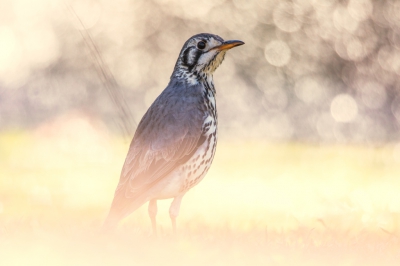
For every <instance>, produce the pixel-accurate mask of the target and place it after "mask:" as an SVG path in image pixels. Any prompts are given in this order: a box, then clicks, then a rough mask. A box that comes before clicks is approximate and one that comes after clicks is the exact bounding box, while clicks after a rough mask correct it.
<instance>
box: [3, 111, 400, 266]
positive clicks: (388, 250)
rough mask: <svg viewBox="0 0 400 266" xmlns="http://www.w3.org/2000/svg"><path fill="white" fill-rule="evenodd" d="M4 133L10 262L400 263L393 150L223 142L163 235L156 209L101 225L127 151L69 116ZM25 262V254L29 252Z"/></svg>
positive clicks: (398, 183)
mask: <svg viewBox="0 0 400 266" xmlns="http://www.w3.org/2000/svg"><path fill="white" fill-rule="evenodd" d="M60 121H63V123H60V122H59V121H57V120H56V121H55V122H53V123H51V124H50V126H42V127H41V128H39V129H36V130H35V131H33V132H18V131H15V132H3V133H1V134H0V169H1V172H0V250H1V253H2V255H1V256H0V264H1V265H39V264H46V265H94V264H96V265H124V264H131V265H132V264H134V265H157V264H163V265H164V264H167V265H169V264H171V265H172V264H179V265H186V264H188V263H190V264H192V265H205V264H212V265H228V264H229V265H243V264H244V263H246V264H250V265H266V264H269V265H322V264H321V263H323V265H378V264H379V265H397V264H396V263H397V262H398V259H399V256H400V249H399V248H400V245H399V221H400V220H399V218H400V216H399V213H400V194H399V193H398V191H399V187H400V180H399V178H398V176H399V175H400V165H399V163H398V162H397V161H396V160H395V158H394V157H393V154H392V153H393V147H392V146H390V145H386V146H382V147H379V148H376V147H367V146H350V145H348V146H344V145H342V146H322V145H315V146H313V145H307V144H300V143H289V144H287V143H268V142H263V141H236V140H227V139H225V140H224V139H223V140H221V141H220V143H219V146H218V151H217V154H216V158H215V161H214V164H213V166H212V168H211V170H210V172H209V174H208V175H207V177H206V178H205V179H204V180H203V181H202V182H201V183H200V184H199V185H198V186H197V187H195V188H194V189H192V190H191V191H190V192H189V193H188V194H187V195H186V196H185V198H184V200H183V203H182V208H181V214H180V216H179V219H178V226H179V236H178V237H177V238H173V237H172V236H171V228H170V223H169V217H168V207H169V202H170V201H169V200H165V201H161V202H160V207H159V215H158V222H159V226H160V232H161V236H160V237H159V238H158V239H154V238H150V237H148V234H149V232H150V221H149V219H148V217H147V206H144V207H142V208H141V209H139V210H138V211H137V212H135V213H134V214H132V215H131V216H130V217H129V218H128V219H126V220H125V221H124V222H123V223H122V225H121V226H120V228H119V229H118V231H117V232H116V234H115V235H104V234H103V233H101V232H100V231H99V227H100V225H101V223H102V220H103V219H104V217H105V215H106V213H107V210H108V207H109V204H110V202H111V200H112V196H113V192H114V189H115V186H116V184H117V182H118V176H119V171H120V169H121V167H122V163H123V160H124V157H125V155H126V151H127V148H128V145H129V143H127V142H126V141H123V140H122V139H119V138H116V137H113V136H110V135H107V134H105V133H100V132H102V130H99V128H98V127H97V125H96V124H93V123H89V122H88V120H85V119H82V118H80V117H79V116H76V115H72V116H70V117H68V116H67V117H64V118H63V120H60ZM22 255H23V256H22Z"/></svg>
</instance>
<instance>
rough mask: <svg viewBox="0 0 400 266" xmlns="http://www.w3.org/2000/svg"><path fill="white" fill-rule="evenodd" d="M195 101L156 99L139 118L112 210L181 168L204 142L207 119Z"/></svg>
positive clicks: (127, 202) (163, 97) (119, 207)
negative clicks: (204, 126)
mask: <svg viewBox="0 0 400 266" xmlns="http://www.w3.org/2000/svg"><path fill="white" fill-rule="evenodd" d="M199 100H200V99H199V98H198V97H189V98H182V97H168V95H160V97H159V98H158V99H157V100H156V101H155V102H154V104H153V105H152V106H151V107H150V108H149V110H148V111H147V112H146V114H145V115H144V117H143V118H142V120H141V122H140V123H139V126H138V128H137V130H136V133H135V136H134V138H133V140H132V143H131V145H130V148H129V151H128V155H127V157H126V159H125V163H124V166H123V168H122V172H121V177H120V181H119V184H118V187H117V189H116V192H115V196H114V201H113V203H112V208H117V209H121V208H122V209H123V208H124V205H126V204H129V201H127V199H131V200H130V201H132V199H134V198H136V197H138V196H140V195H142V194H143V193H145V192H146V191H147V190H148V189H150V188H151V187H152V186H153V185H155V184H157V183H158V182H159V181H160V180H161V179H163V178H164V177H166V176H167V175H168V174H169V173H171V172H172V171H173V170H175V169H176V168H177V167H179V166H180V165H182V164H184V163H185V162H186V161H187V160H188V159H189V158H190V157H191V156H192V155H193V154H194V152H195V151H196V150H197V148H198V147H199V146H200V145H201V144H202V143H203V142H204V141H205V136H204V134H203V132H202V127H203V122H204V119H205V117H206V116H207V112H206V111H205V110H201V109H199V106H201V104H200V105H199V104H198V101H199Z"/></svg>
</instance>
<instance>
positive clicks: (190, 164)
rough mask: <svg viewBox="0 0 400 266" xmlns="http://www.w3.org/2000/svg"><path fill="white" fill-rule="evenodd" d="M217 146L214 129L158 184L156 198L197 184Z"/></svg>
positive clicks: (174, 193) (172, 195)
mask: <svg viewBox="0 0 400 266" xmlns="http://www.w3.org/2000/svg"><path fill="white" fill-rule="evenodd" d="M216 146H217V132H216V130H214V131H213V132H210V134H209V135H208V136H207V140H206V141H205V142H204V143H203V144H202V145H201V146H200V147H199V148H198V149H197V151H196V152H195V153H194V154H193V156H192V157H191V158H190V159H189V160H188V161H187V162H186V163H185V164H184V165H182V166H180V167H178V168H177V169H176V170H175V171H173V172H172V173H170V174H169V176H168V178H165V179H164V183H163V184H162V185H161V186H159V187H160V188H162V189H161V191H159V192H158V193H157V197H156V198H157V199H168V198H174V197H176V196H177V195H179V194H182V193H185V192H186V191H188V190H189V189H191V188H192V187H194V186H195V185H197V184H198V183H199V182H200V181H201V180H202V179H203V178H204V176H205V175H206V173H207V171H208V169H209V168H210V166H211V163H212V161H213V159H214V154H215V149H216Z"/></svg>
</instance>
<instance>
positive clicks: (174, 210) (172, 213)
mask: <svg viewBox="0 0 400 266" xmlns="http://www.w3.org/2000/svg"><path fill="white" fill-rule="evenodd" d="M182 198H183V194H182V195H179V196H177V197H175V198H174V200H173V201H172V203H171V207H170V208H169V217H170V218H171V223H172V231H173V233H174V235H176V217H178V215H179V209H180V207H181V201H182Z"/></svg>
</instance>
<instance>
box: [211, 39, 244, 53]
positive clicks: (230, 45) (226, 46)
mask: <svg viewBox="0 0 400 266" xmlns="http://www.w3.org/2000/svg"><path fill="white" fill-rule="evenodd" d="M243 44H244V42H242V41H238V40H231V41H225V42H224V43H223V44H221V45H219V46H217V47H214V48H213V49H216V50H218V51H222V50H228V49H231V48H233V47H236V46H239V45H243Z"/></svg>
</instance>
